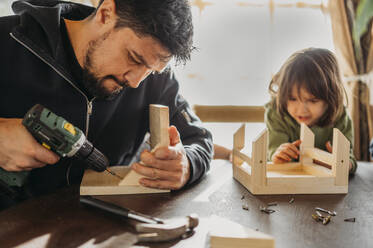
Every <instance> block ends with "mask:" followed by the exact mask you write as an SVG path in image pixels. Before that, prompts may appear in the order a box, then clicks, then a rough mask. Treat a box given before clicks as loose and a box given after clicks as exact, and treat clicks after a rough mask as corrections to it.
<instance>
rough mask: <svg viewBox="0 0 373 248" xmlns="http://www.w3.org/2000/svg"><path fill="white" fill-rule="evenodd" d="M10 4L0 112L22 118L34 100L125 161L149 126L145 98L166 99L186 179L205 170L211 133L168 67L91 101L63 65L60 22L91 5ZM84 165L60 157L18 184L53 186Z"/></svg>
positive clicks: (2, 22) (0, 39)
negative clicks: (186, 164)
mask: <svg viewBox="0 0 373 248" xmlns="http://www.w3.org/2000/svg"><path fill="white" fill-rule="evenodd" d="M12 8H13V10H14V12H15V13H16V15H14V16H7V17H1V18H0V54H1V59H2V63H1V66H0V75H1V78H0V118H23V117H24V115H25V113H26V112H27V111H28V110H29V109H30V108H31V107H32V106H33V105H35V104H36V103H40V104H42V105H44V106H45V107H47V108H48V109H50V110H51V111H52V112H54V113H56V114H57V115H59V116H62V117H64V118H65V119H66V120H68V121H69V122H71V123H72V124H73V125H75V126H77V127H78V128H80V129H81V130H83V132H86V134H88V135H87V137H88V140H90V141H91V142H92V143H93V145H94V146H95V147H97V148H98V149H99V150H101V151H102V152H103V153H104V154H105V155H106V156H107V157H108V158H109V160H110V164H111V165H128V163H129V162H130V160H131V159H132V157H133V156H134V155H135V153H136V151H137V149H138V147H139V146H140V145H141V143H142V141H143V138H144V135H145V134H146V132H148V130H149V117H148V115H149V110H148V107H149V104H153V103H154V104H163V105H167V106H168V107H169V110H170V124H171V125H175V126H176V127H177V129H178V131H179V132H180V136H181V140H182V143H183V145H184V147H185V150H186V153H187V157H188V159H189V161H190V165H191V176H190V179H189V181H188V184H191V183H193V182H195V181H197V180H199V179H200V178H201V177H202V176H203V175H204V174H205V173H206V172H207V171H208V169H209V163H210V161H211V157H212V149H213V148H212V138H211V134H210V132H208V131H207V130H206V129H204V128H203V127H202V126H201V122H200V121H199V119H198V118H197V117H196V116H195V114H194V113H193V112H192V111H191V109H190V107H189V105H188V103H187V102H186V101H185V99H183V98H182V97H181V96H180V95H179V94H178V90H179V85H178V82H177V80H176V79H175V77H174V75H173V74H172V73H171V72H166V73H162V74H159V75H150V76H148V77H147V78H146V79H145V80H144V81H143V82H142V83H141V84H140V86H139V87H138V88H136V89H133V88H127V89H125V90H123V92H122V93H121V94H120V95H119V96H117V97H116V98H115V99H113V100H97V99H93V100H91V99H89V98H88V97H87V96H86V95H85V94H84V91H82V90H81V89H80V88H79V85H80V82H75V81H74V80H75V79H74V77H73V75H72V72H71V71H70V69H69V68H70V66H69V63H71V61H69V59H68V58H67V56H66V51H65V48H64V46H63V37H62V35H61V28H60V25H61V22H62V21H63V20H62V18H65V19H70V20H81V19H84V18H85V17H87V16H88V15H89V14H91V13H92V12H93V11H94V8H92V7H88V6H85V5H81V4H76V3H71V2H62V1H52V0H47V1H46V0H43V1H41V0H39V1H37V0H34V1H17V2H15V3H14V4H13V6H12ZM90 112H91V113H90ZM71 164H72V166H71ZM69 167H70V169H68V168H69ZM83 171H84V169H83V168H82V167H81V166H79V162H78V161H74V160H72V159H61V160H60V161H59V162H58V163H57V164H56V165H47V166H45V167H43V168H38V169H33V170H32V171H31V172H30V174H29V176H28V178H27V181H26V184H25V186H24V187H27V188H28V190H30V191H31V192H33V193H43V192H46V191H52V190H54V189H56V188H58V187H62V186H64V185H66V184H67V183H68V181H70V182H71V181H72V182H75V183H77V182H80V180H81V177H82V174H83Z"/></svg>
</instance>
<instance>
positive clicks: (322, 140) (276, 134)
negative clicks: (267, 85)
mask: <svg viewBox="0 0 373 248" xmlns="http://www.w3.org/2000/svg"><path fill="white" fill-rule="evenodd" d="M264 118H265V123H266V126H267V129H268V154H267V156H268V159H269V160H270V159H271V158H272V155H273V154H274V153H275V151H276V150H277V148H278V147H279V146H280V145H281V144H283V143H291V142H294V141H296V140H299V139H300V125H299V124H298V122H297V121H296V120H294V119H293V118H292V117H291V116H290V115H289V114H288V113H286V114H285V115H284V116H281V115H280V113H278V112H277V110H276V106H275V104H274V103H273V102H269V103H267V104H266V105H265V117H264ZM310 128H311V130H312V132H313V133H314V134H315V147H317V148H319V149H322V150H325V151H326V146H325V144H326V142H327V141H330V142H333V128H338V129H339V130H340V131H341V132H342V133H343V135H344V136H346V138H347V139H348V140H349V141H350V144H351V145H350V161H351V164H352V169H351V171H350V173H355V171H356V168H357V163H356V159H355V157H354V154H353V145H352V144H353V143H352V141H353V137H354V133H353V128H352V121H351V119H350V117H349V116H348V114H347V112H346V109H344V111H343V114H342V116H341V117H340V118H339V119H338V120H337V121H336V122H335V124H334V125H332V126H327V127H320V126H316V125H314V126H312V127H310Z"/></svg>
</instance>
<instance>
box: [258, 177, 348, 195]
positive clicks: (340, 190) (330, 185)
mask: <svg viewBox="0 0 373 248" xmlns="http://www.w3.org/2000/svg"><path fill="white" fill-rule="evenodd" d="M334 181H335V179H334V178H333V177H317V176H310V175H308V176H307V175H305V176H303V177H299V176H296V177H294V176H289V177H277V178H276V177H274V178H271V177H268V178H267V185H266V186H265V187H259V186H256V185H253V188H252V189H253V194H256V195H269V194H346V193H347V192H348V186H336V185H335V184H334Z"/></svg>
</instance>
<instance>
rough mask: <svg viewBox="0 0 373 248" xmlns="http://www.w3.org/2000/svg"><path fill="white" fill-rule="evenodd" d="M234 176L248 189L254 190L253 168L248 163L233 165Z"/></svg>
mask: <svg viewBox="0 0 373 248" xmlns="http://www.w3.org/2000/svg"><path fill="white" fill-rule="evenodd" d="M232 168H233V178H234V179H236V180H237V181H238V182H240V183H241V184H242V185H243V186H244V187H245V188H246V189H247V190H249V191H251V192H252V187H251V168H250V166H249V165H247V164H242V165H233V166H232Z"/></svg>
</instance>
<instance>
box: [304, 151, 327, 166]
mask: <svg viewBox="0 0 373 248" xmlns="http://www.w3.org/2000/svg"><path fill="white" fill-rule="evenodd" d="M303 155H306V156H308V157H311V158H313V159H316V160H319V161H321V162H324V163H326V164H328V165H332V164H333V162H334V159H333V154H331V153H329V152H326V151H324V150H321V149H319V148H305V149H304V150H303Z"/></svg>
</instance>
